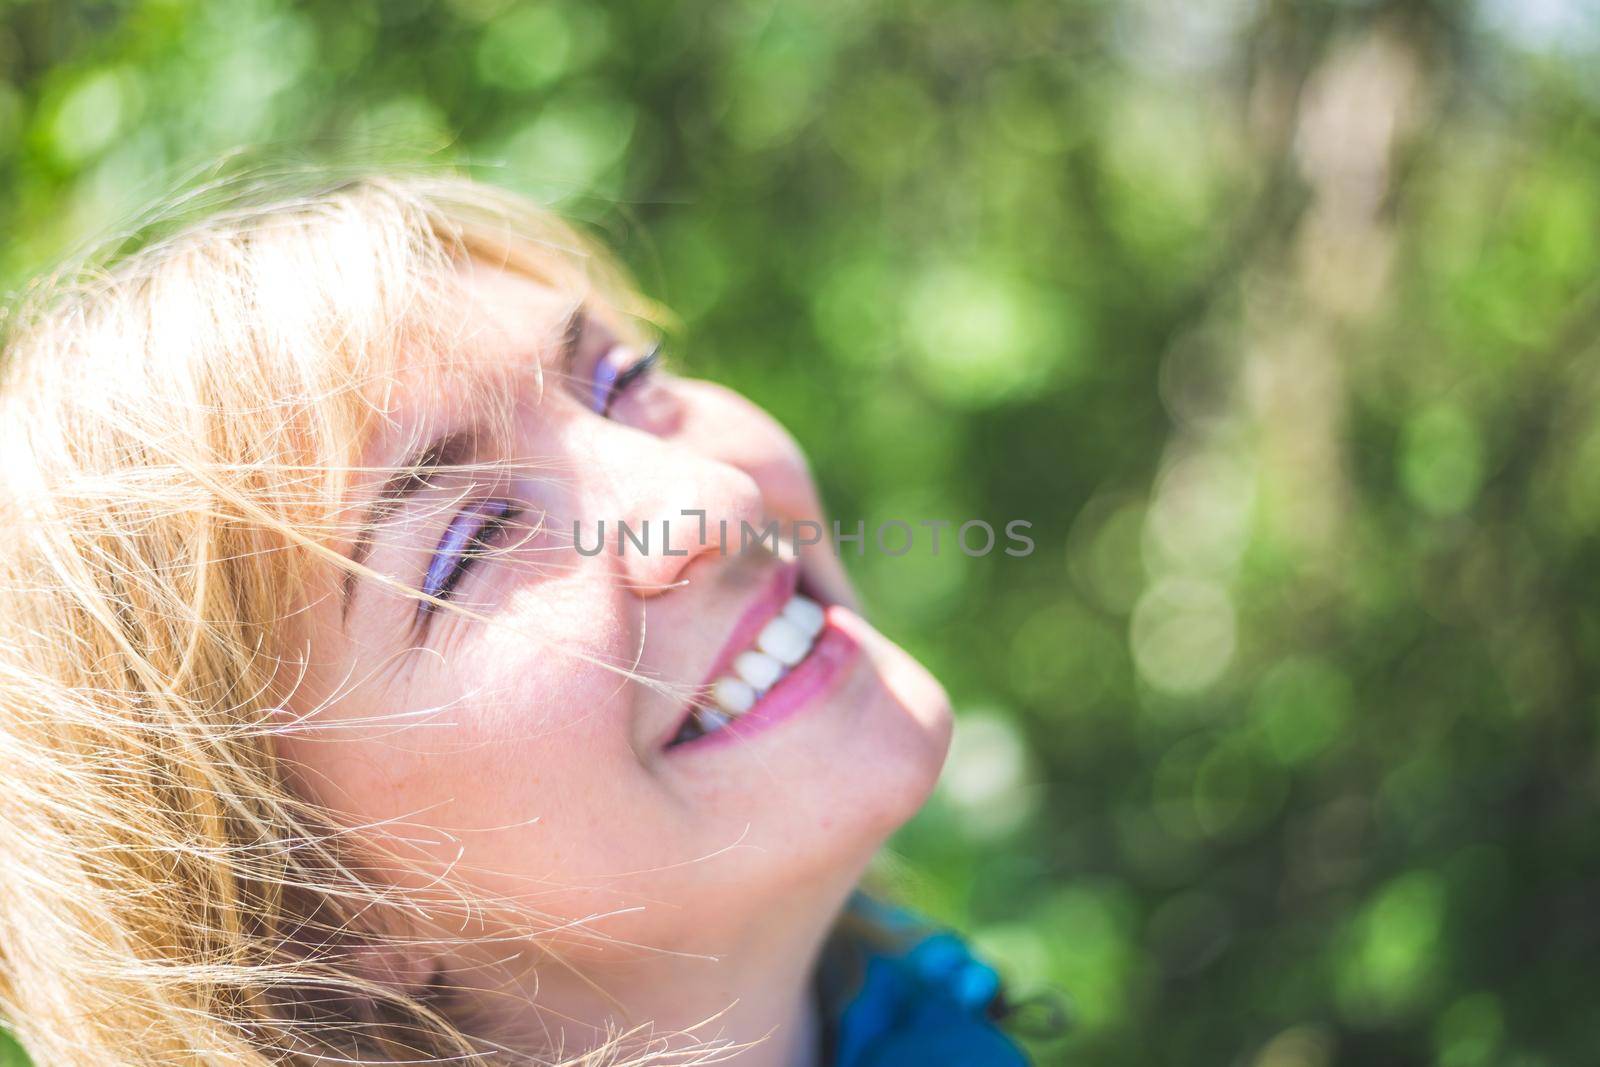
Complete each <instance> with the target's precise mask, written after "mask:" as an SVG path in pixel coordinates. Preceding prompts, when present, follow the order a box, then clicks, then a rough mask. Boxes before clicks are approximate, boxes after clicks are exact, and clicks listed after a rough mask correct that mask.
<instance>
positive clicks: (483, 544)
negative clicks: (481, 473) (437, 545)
mask: <svg viewBox="0 0 1600 1067" xmlns="http://www.w3.org/2000/svg"><path fill="white" fill-rule="evenodd" d="M493 503H495V504H498V505H500V506H502V507H503V508H504V509H505V510H503V511H502V512H501V513H500V514H499V515H497V516H495V517H494V518H491V519H489V520H488V521H486V522H485V523H484V524H483V525H482V526H480V527H478V529H477V531H476V532H475V533H473V534H472V536H471V537H468V538H467V539H466V542H465V544H464V545H463V546H462V547H461V548H460V549H449V548H446V549H444V550H442V551H441V552H440V553H439V554H438V555H437V556H435V557H434V564H433V566H432V567H430V568H429V569H428V574H427V576H425V577H424V579H423V592H425V593H427V592H428V585H429V584H430V583H429V581H428V579H429V578H431V577H432V576H433V573H434V567H437V566H439V561H441V560H447V559H448V560H453V561H455V562H454V564H453V565H452V566H451V567H450V569H449V571H448V572H447V573H446V574H445V576H444V580H443V581H442V582H441V583H440V584H439V589H438V591H437V592H433V593H430V594H429V595H431V596H435V597H438V598H439V599H440V600H449V599H450V595H451V593H452V592H453V591H454V590H455V588H456V586H457V585H459V584H461V579H462V578H464V577H465V576H466V573H467V568H468V567H470V566H471V565H472V562H473V560H475V559H477V558H478V556H480V555H482V554H483V553H485V552H488V551H491V550H492V549H493V548H494V544H493V542H494V540H495V539H496V538H497V537H499V535H500V534H502V533H504V532H505V530H507V529H508V528H509V527H510V526H511V524H512V523H514V522H516V521H517V519H519V518H521V517H522V516H523V515H524V514H525V513H526V510H527V509H525V508H520V507H517V506H516V505H514V504H509V503H507V502H506V501H503V500H499V501H493ZM480 507H481V505H477V506H474V507H471V508H467V509H466V510H464V511H462V512H461V513H460V514H459V515H457V516H456V517H455V519H453V520H451V523H450V528H449V529H447V530H446V531H445V539H446V540H448V539H449V537H450V532H451V530H453V529H455V526H456V523H458V522H460V521H461V519H462V517H463V516H466V515H470V514H472V513H473V512H475V511H477V510H478V509H479V508H480ZM435 607H436V605H435V604H433V602H432V601H427V600H424V601H422V603H421V610H422V611H424V612H428V611H432V610H434V609H435Z"/></svg>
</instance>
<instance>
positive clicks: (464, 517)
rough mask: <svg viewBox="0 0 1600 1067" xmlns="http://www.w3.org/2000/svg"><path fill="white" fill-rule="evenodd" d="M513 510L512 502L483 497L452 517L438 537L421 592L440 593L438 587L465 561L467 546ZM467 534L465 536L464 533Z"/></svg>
mask: <svg viewBox="0 0 1600 1067" xmlns="http://www.w3.org/2000/svg"><path fill="white" fill-rule="evenodd" d="M510 510H511V505H510V504H508V503H507V502H506V501H504V500H483V501H479V502H478V503H476V504H473V505H471V506H470V507H467V508H465V509H463V510H462V511H461V513H460V514H458V515H456V516H455V517H454V518H453V519H451V520H450V525H449V527H448V528H447V529H446V530H445V532H444V537H442V538H440V540H439V551H438V553H437V554H435V555H434V557H433V560H432V561H431V562H430V563H429V564H428V575H427V577H426V578H425V579H423V582H422V591H423V592H424V593H427V594H428V595H429V596H438V595H439V593H438V591H437V590H438V589H439V588H441V587H442V586H443V585H445V584H447V580H448V579H450V578H452V577H453V576H454V572H455V570H456V569H458V568H460V567H461V566H462V565H463V564H464V562H465V549H464V547H463V546H464V545H466V544H469V543H470V542H471V541H472V539H473V538H474V537H476V536H477V534H478V532H479V531H481V530H482V529H483V528H484V526H485V525H487V523H486V522H485V521H483V520H484V516H486V515H487V516H488V522H493V521H495V520H497V519H503V518H505V516H506V514H507V513H508V512H509V511H510ZM463 534H465V536H463Z"/></svg>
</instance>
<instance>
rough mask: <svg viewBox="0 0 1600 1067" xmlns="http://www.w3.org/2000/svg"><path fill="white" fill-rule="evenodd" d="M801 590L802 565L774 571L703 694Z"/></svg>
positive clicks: (725, 648) (730, 640) (728, 643)
mask: <svg viewBox="0 0 1600 1067" xmlns="http://www.w3.org/2000/svg"><path fill="white" fill-rule="evenodd" d="M799 587H800V562H799V561H798V560H796V561H795V562H793V563H784V564H780V565H779V566H777V567H775V568H773V571H772V574H771V575H770V576H768V578H767V580H766V583H765V585H764V586H763V587H762V589H761V592H760V593H759V594H758V595H757V596H756V598H755V599H754V600H752V601H751V602H750V604H749V606H748V607H746V608H745V609H744V612H743V613H742V614H741V615H740V616H739V621H738V622H736V623H734V624H733V629H732V630H730V631H729V632H728V639H727V641H725V642H723V645H722V650H721V651H720V652H718V653H717V658H716V659H714V660H712V661H711V668H710V669H709V670H708V671H707V672H706V674H705V677H704V678H702V679H701V681H700V687H699V689H698V690H697V692H699V693H705V692H706V691H707V690H709V689H710V687H711V683H713V682H715V681H716V680H717V679H718V678H721V677H722V676H723V675H724V674H727V673H728V671H729V669H730V668H732V666H733V661H734V659H735V658H736V657H737V656H738V655H739V653H741V652H743V651H745V650H746V649H747V648H749V647H750V646H751V645H753V644H754V643H755V640H756V637H757V636H759V635H760V633H761V631H762V629H763V628H765V627H766V625H767V623H769V622H771V621H772V620H773V619H774V618H776V617H777V615H778V613H779V612H781V611H782V610H783V606H784V605H785V604H787V603H788V602H789V600H790V598H791V597H793V596H794V594H795V592H796V590H798V589H799ZM693 714H694V708H693V707H691V708H689V709H688V710H686V711H685V712H684V714H683V715H682V716H680V717H679V718H678V720H677V722H676V723H675V724H674V726H673V728H672V733H671V734H669V735H668V737H669V738H671V737H676V736H677V734H678V731H679V730H681V729H683V726H684V724H685V723H687V722H688V721H689V717H690V716H691V715H693Z"/></svg>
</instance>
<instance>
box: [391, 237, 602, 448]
mask: <svg viewBox="0 0 1600 1067" xmlns="http://www.w3.org/2000/svg"><path fill="white" fill-rule="evenodd" d="M459 275H460V276H459V282H460V287H459V290H458V291H459V292H460V295H461V299H460V300H459V301H458V302H456V303H457V304H458V306H457V307H455V308H454V309H452V310H451V311H447V312H446V314H447V315H450V316H451V318H452V319H453V321H449V322H446V323H441V324H440V325H441V326H442V327H443V329H440V330H438V331H437V332H436V335H435V339H434V340H433V341H432V343H429V344H427V345H426V346H424V347H425V348H426V349H427V350H426V351H421V350H417V349H416V348H413V349H411V350H408V351H406V352H403V353H402V354H401V358H400V360H399V361H398V363H397V365H396V367H395V374H394V376H393V379H392V380H391V381H389V382H386V383H385V388H384V389H383V395H382V396H381V397H380V398H378V399H377V402H376V407H377V409H378V411H379V412H381V416H382V417H381V418H379V419H378V420H376V422H375V425H374V429H373V432H372V433H370V434H369V435H368V437H367V440H366V442H365V444H364V445H363V447H362V448H361V450H360V452H361V461H360V465H361V466H363V467H368V466H382V465H384V464H388V463H393V462H398V452H399V451H401V450H403V449H404V448H405V447H406V444H407V443H408V442H411V441H412V440H413V439H414V438H415V437H416V436H417V435H418V433H419V431H420V430H422V429H424V428H425V427H427V426H437V425H442V424H443V423H446V422H449V421H450V420H451V419H452V418H455V417H457V416H458V414H459V412H458V409H462V408H464V407H465V406H466V405H467V404H468V403H473V404H481V403H482V402H483V400H484V399H485V397H486V395H487V396H493V395H496V391H500V392H503V391H504V390H505V389H506V387H507V386H508V385H510V384H512V383H513V382H514V381H515V380H517V379H524V380H531V381H534V382H536V383H540V384H541V385H543V384H547V383H548V382H550V381H554V380H556V379H557V378H558V377H559V375H560V374H561V372H562V368H561V367H560V366H559V365H558V363H559V357H560V353H561V350H562V347H563V342H564V340H565V338H566V335H567V332H568V327H569V324H570V323H571V322H572V321H573V317H574V315H575V314H576V313H577V311H578V310H579V308H580V307H581V306H584V302H583V301H582V299H581V298H580V297H578V296H576V295H574V294H572V293H569V292H562V291H560V290H558V289H555V288H552V287H550V286H548V285H544V284H542V283H540V282H539V281H537V280H535V279H533V278H530V277H528V276H527V275H524V274H519V273H517V272H515V271H509V270H503V269H500V268H497V267H493V266H490V265H486V264H482V263H479V262H477V261H468V264H467V265H464V266H463V267H461V268H460V270H459Z"/></svg>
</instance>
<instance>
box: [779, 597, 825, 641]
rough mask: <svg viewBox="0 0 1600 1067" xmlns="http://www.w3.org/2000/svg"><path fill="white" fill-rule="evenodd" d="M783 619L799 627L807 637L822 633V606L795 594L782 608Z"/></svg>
mask: <svg viewBox="0 0 1600 1067" xmlns="http://www.w3.org/2000/svg"><path fill="white" fill-rule="evenodd" d="M783 617H784V618H786V619H788V620H789V621H790V622H792V623H794V624H795V625H796V626H798V627H800V629H801V630H802V631H804V633H805V635H806V636H807V637H815V636H817V635H818V634H819V633H821V632H822V605H821V604H818V603H817V602H816V601H815V600H811V599H809V598H807V597H803V596H800V595H798V594H796V595H795V596H793V597H790V598H789V602H788V603H787V604H785V605H784V606H783Z"/></svg>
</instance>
